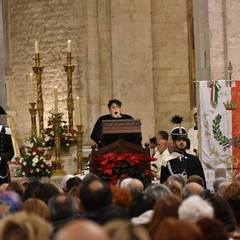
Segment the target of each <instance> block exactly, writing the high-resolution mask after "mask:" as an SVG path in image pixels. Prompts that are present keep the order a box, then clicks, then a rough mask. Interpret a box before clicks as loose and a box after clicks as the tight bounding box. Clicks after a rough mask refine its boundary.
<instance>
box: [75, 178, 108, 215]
mask: <svg viewBox="0 0 240 240" xmlns="http://www.w3.org/2000/svg"><path fill="white" fill-rule="evenodd" d="M79 197H80V200H81V204H82V206H83V208H84V209H85V211H86V212H89V213H94V212H97V211H100V210H101V209H103V208H104V207H107V206H109V205H111V204H112V192H111V189H110V187H109V185H108V184H107V183H105V182H103V181H101V180H100V179H92V181H89V182H87V183H86V184H85V183H82V187H81V189H80V193H79Z"/></svg>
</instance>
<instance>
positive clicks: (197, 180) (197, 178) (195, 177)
mask: <svg viewBox="0 0 240 240" xmlns="http://www.w3.org/2000/svg"><path fill="white" fill-rule="evenodd" d="M190 182H195V183H198V184H199V185H200V186H202V187H204V180H203V179H202V178H201V177H200V176H198V175H191V176H189V177H188V179H187V183H190Z"/></svg>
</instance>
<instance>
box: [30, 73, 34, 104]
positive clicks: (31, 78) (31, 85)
mask: <svg viewBox="0 0 240 240" xmlns="http://www.w3.org/2000/svg"><path fill="white" fill-rule="evenodd" d="M30 92H31V103H34V88H33V74H32V73H30Z"/></svg>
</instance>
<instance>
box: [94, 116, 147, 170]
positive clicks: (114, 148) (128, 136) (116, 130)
mask: <svg viewBox="0 0 240 240" xmlns="http://www.w3.org/2000/svg"><path fill="white" fill-rule="evenodd" d="M109 135H110V136H111V138H112V137H114V138H115V139H116V141H115V142H113V143H110V144H108V145H106V146H104V147H102V148H100V149H99V150H97V151H96V150H92V154H91V160H90V165H92V166H94V165H95V164H94V162H95V161H96V157H97V156H101V155H105V154H107V153H111V152H112V153H115V154H121V153H132V154H147V155H150V150H149V148H143V147H141V146H139V145H137V144H134V143H133V142H134V139H136V137H138V136H139V135H141V122H140V120H139V119H121V120H119V119H118V120H104V121H103V125H102V137H103V140H104V138H105V137H108V136H109ZM90 171H91V172H92V173H95V174H98V173H97V169H96V167H90Z"/></svg>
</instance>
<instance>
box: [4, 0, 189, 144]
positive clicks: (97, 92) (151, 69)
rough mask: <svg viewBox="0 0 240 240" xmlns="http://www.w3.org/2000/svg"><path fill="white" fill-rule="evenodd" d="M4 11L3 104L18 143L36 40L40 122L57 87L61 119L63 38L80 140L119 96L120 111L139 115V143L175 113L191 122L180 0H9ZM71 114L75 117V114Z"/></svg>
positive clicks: (25, 129) (26, 123)
mask: <svg viewBox="0 0 240 240" xmlns="http://www.w3.org/2000/svg"><path fill="white" fill-rule="evenodd" d="M7 3H8V4H6V5H5V10H6V11H8V13H9V15H8V19H5V28H6V29H5V30H6V31H5V32H8V33H9V34H7V35H5V39H6V41H7V43H8V44H7V45H6V46H7V47H8V52H9V60H8V62H6V69H9V70H8V71H7V72H6V75H7V79H8V103H9V109H10V110H11V112H13V113H14V114H13V115H14V117H15V120H16V124H17V129H18V136H19V137H18V138H19V142H20V143H21V142H22V141H23V139H24V136H25V135H27V134H28V133H29V131H30V114H29V111H28V108H29V86H28V79H27V77H28V76H29V73H30V72H31V68H32V67H33V66H34V65H35V63H34V61H33V57H34V42H35V41H36V40H39V50H40V56H41V58H42V59H41V64H42V65H43V66H44V72H43V75H42V88H43V93H44V119H45V124H46V120H47V116H48V112H49V110H51V108H52V107H53V87H54V85H58V87H59V109H60V111H62V112H63V113H64V116H65V117H66V119H67V111H66V107H67V82H66V79H67V78H66V73H65V72H64V68H63V65H64V64H65V63H66V48H67V40H68V39H71V40H72V55H73V57H74V58H73V64H74V65H75V70H74V73H73V88H74V92H73V95H74V97H76V96H77V95H79V96H80V97H81V105H82V106H81V112H82V119H83V126H84V129H83V130H84V145H89V144H91V140H90V138H89V136H90V133H91V130H92V127H93V125H94V123H95V121H96V120H97V118H98V117H99V116H100V115H103V114H107V113H108V111H107V107H106V105H107V102H108V100H109V99H111V98H119V99H120V100H121V101H122V102H123V112H124V113H128V114H131V115H132V116H133V117H134V118H138V119H141V121H142V132H143V142H146V141H147V140H148V138H149V137H152V136H154V135H155V133H156V132H157V131H158V130H160V129H165V130H168V131H169V130H170V129H171V128H172V125H171V124H170V119H171V117H172V116H173V115H174V114H180V115H182V116H183V117H184V118H185V123H184V126H186V127H187V128H188V127H190V125H191V119H190V118H191V117H190V116H191V114H190V103H189V99H190V97H189V79H188V78H189V75H188V42H187V12H186V9H187V8H186V2H185V1H175V0H168V1H159V0H152V1H150V0H131V1H129V0H101V1H96V0H81V1H80V0H47V1H46V0H42V1H37V0H21V1H18V0H11V1H7ZM74 120H75V119H74Z"/></svg>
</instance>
